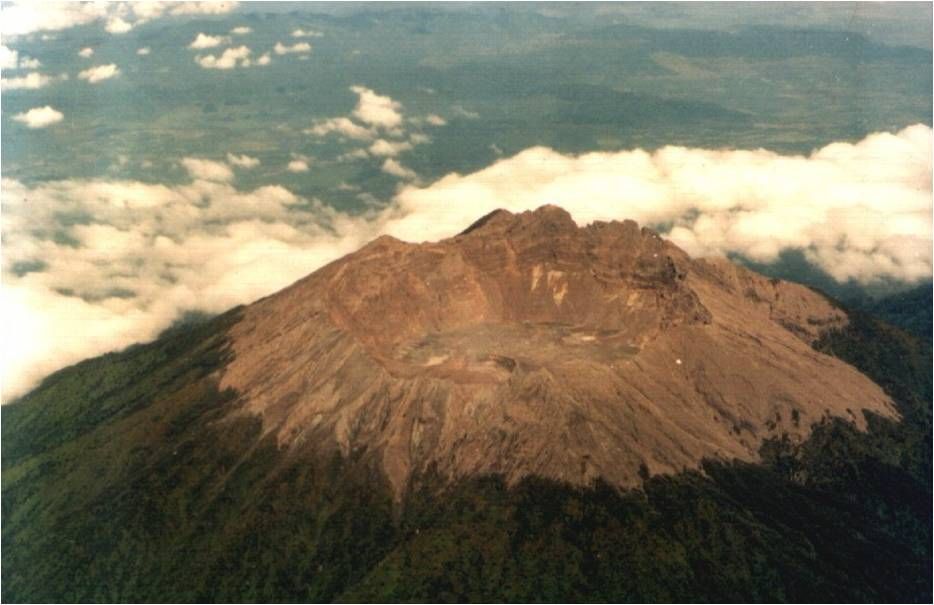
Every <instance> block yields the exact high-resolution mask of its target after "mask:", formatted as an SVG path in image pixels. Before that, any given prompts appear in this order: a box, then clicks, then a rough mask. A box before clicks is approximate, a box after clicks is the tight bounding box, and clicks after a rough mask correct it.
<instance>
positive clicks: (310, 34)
mask: <svg viewBox="0 0 934 605" xmlns="http://www.w3.org/2000/svg"><path fill="white" fill-rule="evenodd" d="M323 35H324V34H322V33H321V32H319V31H314V30H304V29H301V28H298V29H295V30H293V31H292V37H293V38H320V37H321V36H323Z"/></svg>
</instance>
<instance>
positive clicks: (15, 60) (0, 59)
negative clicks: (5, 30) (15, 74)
mask: <svg viewBox="0 0 934 605" xmlns="http://www.w3.org/2000/svg"><path fill="white" fill-rule="evenodd" d="M18 65H19V52H17V51H15V50H13V49H12V48H10V47H9V46H7V45H6V44H0V69H16V67H17V66H18Z"/></svg>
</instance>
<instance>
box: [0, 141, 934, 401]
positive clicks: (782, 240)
mask: <svg viewBox="0 0 934 605" xmlns="http://www.w3.org/2000/svg"><path fill="white" fill-rule="evenodd" d="M931 147H932V132H931V129H930V128H929V127H927V126H924V125H917V126H912V127H909V128H906V129H904V130H902V131H900V132H897V133H878V134H873V135H870V136H868V137H866V138H865V139H863V140H862V141H859V142H856V143H833V144H831V145H828V146H826V147H824V148H822V149H819V150H816V151H814V152H813V153H811V154H810V155H806V156H804V155H801V156H789V155H780V154H776V153H773V152H770V151H765V150H745V151H743V150H709V149H691V148H685V147H665V148H662V149H659V150H657V151H655V152H646V151H641V150H632V151H620V152H612V153H603V152H601V153H589V154H583V155H566V154H561V153H559V152H557V151H554V150H551V149H547V148H542V147H536V148H532V149H528V150H525V151H523V152H521V153H519V154H517V155H515V156H512V157H508V158H503V159H500V160H499V161H497V162H496V163H494V164H492V165H491V166H489V167H487V168H485V169H482V170H479V171H477V172H474V173H471V174H465V175H461V174H449V175H447V176H445V177H443V178H441V179H439V180H437V181H435V182H433V183H430V184H427V185H419V184H417V182H410V183H409V184H408V185H405V186H404V187H403V188H402V189H401V190H399V192H398V193H397V194H396V195H395V197H394V198H393V199H391V200H387V201H386V202H385V203H384V205H383V207H382V208H383V209H381V210H371V211H370V212H369V213H366V214H363V215H353V216H351V215H349V214H343V213H340V212H337V211H335V210H333V209H332V208H330V207H329V206H327V205H325V204H322V203H320V202H318V201H316V200H310V199H303V198H301V197H299V196H297V195H295V194H294V193H292V192H290V191H289V190H287V189H285V188H283V187H280V186H265V187H259V188H257V189H254V190H252V191H240V190H238V189H237V188H236V187H235V186H234V182H235V180H236V175H235V174H234V173H233V170H231V167H230V164H234V165H237V166H238V168H239V167H241V166H240V163H242V161H243V158H244V157H245V156H235V155H232V156H231V158H230V159H229V163H227V162H221V161H216V160H206V159H203V158H184V159H183V160H181V164H182V166H184V167H185V168H186V170H188V172H189V174H190V176H191V182H189V183H187V184H183V185H174V186H166V185H157V184H147V183H140V182H134V181H108V180H90V181H89V180H66V181H53V182H46V183H41V184H36V185H33V186H27V185H24V184H22V183H19V182H16V181H9V180H5V181H4V182H3V200H2V203H3V217H4V220H3V225H2V227H3V242H4V257H3V262H4V265H3V289H2V290H0V317H3V318H4V319H3V321H4V322H5V325H4V339H5V341H6V342H7V343H8V346H7V350H8V351H15V352H16V355H15V356H8V357H6V358H5V359H4V360H3V388H4V397H5V399H7V400H8V399H9V397H11V396H15V395H17V394H21V393H23V392H24V391H25V390H26V389H28V388H30V387H32V386H34V385H35V384H36V383H37V381H38V380H39V379H41V377H42V376H44V375H46V374H48V373H49V372H52V371H54V370H56V369H59V368H61V367H63V366H65V365H68V364H70V363H74V362H77V361H79V360H80V359H83V358H86V357H90V356H93V355H98V354H101V353H104V352H106V351H109V350H113V349H118V348H121V347H124V346H127V345H129V344H131V343H133V342H138V341H142V340H146V339H150V338H153V337H154V336H155V335H157V334H158V333H159V332H160V331H161V330H162V329H164V328H165V327H167V326H168V325H169V324H170V323H171V322H172V321H173V319H175V318H176V317H178V316H179V314H180V313H182V312H184V311H186V310H192V309H200V310H204V311H208V312H219V311H222V310H225V309H227V308H229V307H231V306H233V305H235V304H239V303H246V302H250V301H252V300H255V299H256V298H259V297H260V296H264V295H267V294H269V293H272V292H274V291H276V290H278V289H280V288H282V287H284V286H286V285H288V284H289V283H291V282H292V281H294V280H296V279H298V278H300V277H302V276H304V275H306V274H308V273H309V272H311V271H313V270H315V269H316V268H318V267H320V266H321V265H323V264H324V263H326V262H329V261H331V260H333V259H335V258H338V257H340V256H342V255H344V254H346V253H348V252H350V251H352V250H355V249H357V248H358V247H359V246H360V245H362V244H363V243H365V242H367V241H369V240H371V239H372V238H374V237H376V236H378V235H380V234H383V233H388V234H391V235H394V236H396V237H400V238H402V239H406V240H410V241H423V240H435V239H439V238H443V237H447V236H451V235H454V234H456V233H458V232H459V231H461V230H463V229H464V228H465V227H467V226H468V225H469V224H470V223H472V222H473V221H474V220H476V219H477V218H478V217H479V216H481V215H483V214H484V213H487V212H489V211H491V210H493V209H495V208H506V209H508V210H511V211H515V212H518V211H523V210H528V209H533V208H536V207H538V206H540V205H542V204H545V203H553V204H559V205H561V206H563V207H564V208H566V209H567V210H568V211H570V212H571V214H572V215H573V216H574V218H575V220H576V221H577V222H578V223H580V224H586V223H589V222H591V221H594V220H612V219H623V218H633V219H636V220H637V221H639V222H640V223H642V224H648V225H654V226H656V228H659V229H660V230H661V231H662V232H663V233H665V234H666V235H667V236H668V237H670V238H671V239H673V240H674V241H675V242H676V243H677V244H679V245H680V246H682V247H684V248H685V249H686V250H687V251H688V252H690V253H691V254H694V255H714V254H726V253H739V254H743V255H745V256H747V257H749V258H752V259H755V260H758V261H762V262H769V261H771V260H775V259H776V258H777V256H778V254H779V253H780V252H781V251H783V250H790V249H794V250H800V251H802V252H803V253H804V254H805V255H806V256H807V258H808V259H810V260H811V262H813V263H814V264H815V265H817V266H818V267H820V268H822V269H824V270H825V271H827V272H828V273H829V274H830V275H832V276H833V277H835V278H836V279H838V280H841V281H842V280H848V279H854V280H857V281H860V282H863V283H870V282H872V281H873V280H877V279H881V278H891V279H898V280H905V281H918V280H923V279H930V277H931V273H932V259H931V245H932V228H931V222H932V213H931V204H932V200H931ZM391 160H392V158H386V160H385V161H386V162H389V161H391ZM396 164H398V163H396ZM384 166H385V164H384ZM388 168H389V169H395V168H399V170H400V171H405V170H407V169H406V168H405V167H404V166H403V165H401V164H398V166H393V165H392V164H389V166H388ZM63 335H65V336H64V337H63Z"/></svg>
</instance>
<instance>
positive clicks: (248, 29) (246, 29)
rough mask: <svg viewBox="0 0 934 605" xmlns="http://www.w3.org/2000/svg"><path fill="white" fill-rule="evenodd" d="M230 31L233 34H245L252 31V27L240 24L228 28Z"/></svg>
mask: <svg viewBox="0 0 934 605" xmlns="http://www.w3.org/2000/svg"><path fill="white" fill-rule="evenodd" d="M230 33H231V34H232V35H234V36H245V35H247V34H251V33H253V28H252V27H247V26H246V25H240V26H237V27H235V28H233V29H232V30H230Z"/></svg>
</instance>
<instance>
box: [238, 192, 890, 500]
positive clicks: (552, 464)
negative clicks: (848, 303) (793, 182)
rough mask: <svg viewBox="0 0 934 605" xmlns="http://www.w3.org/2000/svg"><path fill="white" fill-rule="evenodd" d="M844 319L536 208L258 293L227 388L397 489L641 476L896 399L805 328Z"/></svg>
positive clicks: (814, 301) (818, 304)
mask: <svg viewBox="0 0 934 605" xmlns="http://www.w3.org/2000/svg"><path fill="white" fill-rule="evenodd" d="M846 323H847V316H846V315H845V313H844V312H842V311H841V310H839V309H838V308H836V307H835V306H833V305H832V304H830V303H829V302H828V301H827V300H826V299H825V298H824V297H822V296H821V295H819V294H817V293H815V292H813V291H811V290H809V289H807V288H805V287H802V286H799V285H796V284H792V283H787V282H782V281H778V280H769V279H767V278H765V277H762V276H760V275H758V274H756V273H753V272H751V271H748V270H745V269H743V268H740V267H738V266H736V265H734V264H732V263H730V262H728V261H726V260H722V259H720V260H692V259H691V258H689V257H688V255H687V254H685V253H684V252H683V251H681V250H680V249H679V248H677V247H676V246H674V245H673V244H671V243H669V242H667V241H665V240H663V239H662V238H660V237H659V236H658V235H657V234H655V233H654V232H652V231H650V230H648V229H640V228H639V227H638V226H637V225H636V224H635V223H634V222H632V221H625V222H622V223H618V222H613V223H595V224H592V225H588V226H586V227H578V226H577V225H576V224H575V222H574V221H573V220H572V219H571V217H570V215H568V214H567V213H566V212H565V211H564V210H562V209H560V208H557V207H553V206H544V207H542V208H539V209H538V210H536V211H534V212H526V213H523V214H519V215H513V214H511V213H509V212H505V211H497V212H494V213H492V214H490V215H488V216H486V217H484V218H482V219H481V220H479V221H477V223H475V224H474V225H472V226H471V227H470V228H468V229H467V230H466V231H464V232H463V233H461V234H460V235H458V236H456V237H453V238H450V239H447V240H443V241H440V242H437V243H424V244H409V243H404V242H401V241H399V240H396V239H393V238H391V237H385V236H384V237H381V238H379V239H377V240H375V241H373V242H371V243H370V244H368V245H367V246H365V247H364V248H362V249H361V250H359V251H358V252H356V253H354V254H351V255H348V256H347V257H344V258H342V259H340V260H338V261H336V262H334V263H332V264H330V265H328V266H326V267H324V268H322V269H321V270H319V271H317V272H315V273H313V274H312V275H310V276H308V277H307V278H305V279H303V280H301V281H299V282H297V283H295V284H294V285H292V286H290V287H289V288H287V289H285V290H283V291H281V292H279V293H277V294H275V295H273V296H270V297H268V298H266V299H263V300H261V301H258V302H257V303H254V304H253V305H251V306H249V307H247V308H246V309H245V311H244V312H243V316H242V319H241V320H240V321H239V322H238V323H237V324H236V325H234V326H233V327H232V329H231V330H230V333H229V336H230V343H231V344H230V346H231V349H232V352H233V354H234V355H233V358H232V361H231V362H230V363H229V364H228V365H227V366H226V367H225V368H223V369H222V375H221V379H220V386H221V388H222V389H224V388H232V389H234V390H235V392H236V393H237V397H238V398H239V400H240V401H241V402H242V403H244V405H243V406H242V407H241V408H240V411H239V412H238V414H248V415H259V416H260V417H261V418H262V423H263V431H264V433H266V434H270V433H271V434H274V435H275V436H276V438H277V440H278V442H279V443H280V445H282V446H285V447H293V446H296V445H298V444H302V445H303V446H306V447H311V448H313V449H318V450H321V451H322V452H327V451H338V450H339V451H340V452H341V453H342V454H343V455H345V456H346V455H350V454H355V455H359V454H363V455H366V456H373V457H375V458H376V459H377V461H378V463H379V465H380V466H381V468H382V469H383V471H384V472H385V473H386V475H387V477H388V478H389V480H390V483H391V485H392V488H393V490H394V492H395V493H396V494H397V495H398V494H401V493H402V492H403V491H404V489H405V487H406V485H407V482H408V481H409V479H410V477H411V476H412V475H413V473H420V472H427V471H429V470H432V471H437V472H439V473H440V474H441V475H442V476H447V477H450V478H452V479H453V478H459V477H464V476H469V475H474V474H484V473H497V474H501V475H503V476H504V477H505V478H506V479H507V480H508V481H509V482H515V481H517V480H518V479H520V478H522V477H524V476H527V475H536V476H541V477H546V478H551V479H557V480H562V481H567V482H570V483H572V484H586V483H589V482H590V481H591V480H593V479H594V478H596V477H601V478H603V479H605V480H607V481H608V482H610V483H612V484H615V485H619V486H630V485H635V484H638V483H639V482H640V481H641V479H642V478H643V477H644V476H645V475H646V474H647V473H648V474H658V473H673V472H677V471H680V470H682V469H685V468H695V467H697V466H698V465H699V463H700V462H701V460H702V459H703V458H704V457H720V458H726V459H731V458H737V459H742V460H755V459H757V457H758V451H759V448H760V445H761V444H762V442H763V440H765V439H767V438H769V437H776V436H781V435H788V436H789V437H790V438H792V439H794V440H800V439H803V438H805V437H806V436H807V435H808V434H809V432H810V430H811V425H812V424H813V423H815V422H818V421H819V420H821V419H822V418H825V417H827V416H838V417H842V418H845V419H848V420H850V421H852V422H854V423H856V424H857V426H859V427H861V428H862V427H864V426H865V420H864V416H863V414H862V412H861V410H863V409H867V410H871V411H874V412H876V413H878V414H880V415H883V416H890V417H894V416H896V411H895V407H894V405H893V404H892V402H891V400H890V399H889V398H888V397H887V396H886V395H885V394H884V393H883V391H882V390H881V389H880V388H879V387H878V386H877V385H876V384H874V383H873V382H872V381H870V380H869V379H868V378H866V377H865V376H864V375H862V374H860V373H859V372H857V371H856V370H855V369H853V368H852V367H851V366H849V365H847V364H846V363H844V362H842V361H840V360H838V359H836V358H833V357H829V356H827V355H824V354H822V353H819V352H817V351H815V350H814V349H813V348H812V347H811V346H810V345H811V343H812V342H813V341H814V340H815V339H817V338H818V337H819V336H820V334H821V333H823V332H824V331H826V330H827V329H830V328H839V327H842V326H844V325H846Z"/></svg>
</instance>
